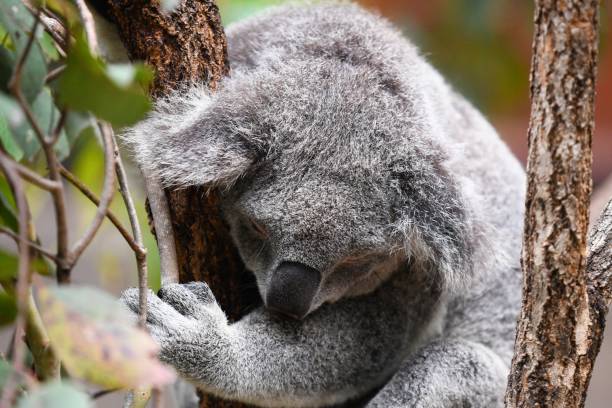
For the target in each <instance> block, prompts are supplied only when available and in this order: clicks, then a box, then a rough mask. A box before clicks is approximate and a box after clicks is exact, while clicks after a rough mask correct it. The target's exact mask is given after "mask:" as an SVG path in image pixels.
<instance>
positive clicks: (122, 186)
mask: <svg viewBox="0 0 612 408" xmlns="http://www.w3.org/2000/svg"><path fill="white" fill-rule="evenodd" d="M113 142H115V144H114V145H115V157H116V159H117V161H116V163H115V170H116V172H117V180H118V181H119V192H120V193H121V197H122V198H123V202H124V204H125V208H126V210H127V213H128V217H129V219H130V225H131V226H132V233H133V234H134V240H135V241H136V243H137V244H138V246H139V247H140V248H142V250H141V251H134V255H135V256H136V267H137V268H138V293H139V308H138V325H139V326H140V327H142V328H145V327H146V321H147V297H146V293H147V289H148V287H149V283H148V273H147V253H146V249H145V247H144V242H143V238H142V231H141V229H140V223H139V222H138V216H137V214H136V207H135V206H134V200H132V196H131V194H130V189H129V186H128V180H127V176H126V174H125V168H124V167H123V161H122V160H121V154H120V153H119V148H118V147H117V143H116V141H115V140H113Z"/></svg>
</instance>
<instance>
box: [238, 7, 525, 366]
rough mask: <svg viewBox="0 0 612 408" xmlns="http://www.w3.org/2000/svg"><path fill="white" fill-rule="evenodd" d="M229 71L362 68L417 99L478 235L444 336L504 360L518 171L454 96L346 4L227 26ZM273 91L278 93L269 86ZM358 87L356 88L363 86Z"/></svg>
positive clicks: (373, 19)
mask: <svg viewBox="0 0 612 408" xmlns="http://www.w3.org/2000/svg"><path fill="white" fill-rule="evenodd" d="M227 35H228V50H229V58H230V64H231V68H232V70H233V71H234V72H235V73H237V74H240V75H249V73H251V72H253V73H256V72H258V71H265V70H271V69H272V70H273V69H275V68H274V67H275V66H278V64H279V62H280V63H282V64H287V65H291V64H293V63H295V62H303V61H309V60H317V59H334V60H340V61H342V62H343V63H346V64H349V65H354V66H360V67H364V69H367V70H368V71H370V72H374V73H376V75H377V76H378V77H379V83H378V84H372V86H379V87H380V88H381V89H384V90H385V91H387V92H392V93H396V94H397V97H398V98H407V99H410V98H412V96H411V95H408V93H409V92H410V93H414V94H418V104H417V105H418V112H417V113H416V114H418V115H419V116H422V117H424V118H425V119H426V120H427V121H428V123H429V124H431V125H432V126H433V127H434V128H435V131H434V133H433V134H432V139H435V140H434V142H435V146H437V147H438V148H440V149H441V150H443V152H442V153H443V154H444V155H446V156H447V157H448V159H447V160H446V163H445V164H446V167H447V170H448V171H449V173H450V175H451V177H452V178H453V180H454V182H455V183H456V184H457V185H458V186H459V187H460V190H461V192H462V195H463V198H464V199H465V200H466V201H467V202H468V204H469V208H470V216H471V217H474V218H477V219H478V220H479V221H481V222H480V225H484V226H486V227H485V228H483V230H482V231H479V232H478V233H479V234H481V235H482V236H484V238H483V239H482V240H483V242H484V245H481V246H479V247H478V248H477V249H476V251H477V252H478V253H477V254H476V256H475V258H476V259H477V263H478V264H477V265H476V268H479V269H480V270H477V271H476V277H475V278H474V280H473V281H472V282H471V284H470V285H469V287H468V289H464V290H462V291H459V292H458V293H455V294H452V295H451V297H452V298H451V299H450V301H449V303H448V312H447V318H446V324H445V330H446V331H447V334H448V335H453V334H455V333H457V334H459V335H461V336H462V337H464V338H471V337H473V338H474V339H476V340H478V341H480V342H483V343H485V344H486V345H488V346H490V347H491V348H492V349H494V350H496V351H497V352H499V353H500V354H501V355H502V356H505V357H507V358H508V359H507V361H508V362H509V356H510V354H511V348H512V342H513V340H514V336H513V331H514V326H515V323H516V315H517V311H518V307H519V305H520V272H519V253H520V237H521V232H522V219H523V203H524V189H525V188H524V183H525V180H524V172H523V170H522V168H521V166H520V164H519V163H518V162H517V160H516V159H515V158H514V157H513V156H512V154H511V153H510V151H509V150H508V148H507V147H506V146H505V144H504V143H503V142H502V141H501V140H500V139H499V137H498V135H497V134H496V132H495V130H494V129H493V128H492V127H491V126H490V125H489V123H488V122H487V121H486V120H485V119H484V118H483V117H482V115H481V114H480V113H479V112H478V111H477V110H476V109H474V108H473V107H472V106H471V105H470V104H469V103H468V102H467V101H465V100H464V98H463V97H461V96H460V95H458V94H456V93H455V92H454V91H453V90H452V89H451V88H450V87H449V86H448V85H447V84H446V83H445V81H444V80H443V79H442V77H441V76H440V75H439V74H438V72H437V71H436V70H435V69H434V68H432V67H431V66H430V65H429V64H428V63H427V62H426V61H425V60H424V58H423V57H421V56H420V55H419V54H418V51H417V49H416V47H414V46H413V45H412V44H411V43H410V42H409V41H408V40H406V39H405V38H404V37H403V36H402V35H401V34H400V33H399V31H397V30H396V29H395V28H393V27H392V26H391V25H390V24H389V23H388V22H387V21H385V20H383V19H381V18H379V17H377V16H374V15H372V14H370V13H368V12H366V11H364V10H363V9H361V8H359V7H357V6H355V5H350V4H349V5H338V4H326V5H318V6H307V7H305V6H284V7H278V8H274V9H271V10H269V11H267V12H264V13H262V14H261V15H259V16H255V17H253V18H250V19H248V20H245V21H243V22H239V23H235V24H233V25H231V26H229V27H228V29H227ZM280 85H282V84H279V86H280ZM364 86H365V85H364Z"/></svg>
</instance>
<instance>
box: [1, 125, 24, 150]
mask: <svg viewBox="0 0 612 408" xmlns="http://www.w3.org/2000/svg"><path fill="white" fill-rule="evenodd" d="M0 143H1V144H2V147H3V148H4V150H6V152H7V153H8V154H9V156H11V157H12V158H13V159H15V160H16V161H19V160H21V159H22V158H23V150H21V148H20V147H19V145H18V144H17V143H16V142H15V140H14V139H13V134H12V133H11V130H10V129H9V125H8V122H7V120H6V118H5V117H4V116H1V115H0Z"/></svg>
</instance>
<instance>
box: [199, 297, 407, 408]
mask: <svg viewBox="0 0 612 408" xmlns="http://www.w3.org/2000/svg"><path fill="white" fill-rule="evenodd" d="M377 301H382V299H365V298H364V299H354V300H349V301H345V302H343V303H342V304H335V305H330V306H325V307H323V308H321V309H320V310H319V311H317V312H316V313H315V314H314V315H312V316H309V317H308V318H307V319H306V320H304V321H302V322H298V321H291V320H286V319H282V318H275V317H274V316H272V315H270V314H269V312H267V311H266V310H264V309H259V310H256V311H254V312H252V313H251V314H249V315H248V316H246V317H245V318H244V319H242V320H241V321H239V322H237V323H235V324H233V325H231V326H229V327H228V337H227V340H228V341H227V343H226V347H227V348H226V349H225V350H218V354H219V356H222V358H221V359H219V358H215V359H214V360H215V361H216V362H217V363H219V364H214V365H210V364H207V362H202V363H200V364H196V365H197V366H199V367H200V370H201V371H200V372H199V375H197V376H195V377H194V376H191V377H192V378H191V380H192V381H195V382H196V383H197V384H198V385H199V386H201V387H202V388H204V389H205V390H207V391H209V392H212V393H215V394H217V395H220V396H223V397H226V398H230V399H237V400H241V401H247V402H251V403H256V404H262V405H265V406H320V405H327V404H330V403H336V402H340V401H343V400H347V399H351V398H354V397H357V396H360V395H363V394H364V393H366V392H367V391H369V390H371V389H373V388H374V387H376V386H378V385H380V384H382V383H383V382H384V381H385V380H386V379H387V378H388V377H389V376H390V375H391V374H392V372H393V371H395V370H396V369H397V367H398V366H399V364H400V363H401V361H402V358H403V357H404V353H402V350H407V349H409V345H408V344H407V341H408V340H407V339H408V338H409V337H410V336H407V334H408V332H409V331H411V330H413V329H416V327H415V326H416V324H417V323H416V321H412V322H411V321H410V320H409V319H406V315H405V312H403V313H401V312H400V310H398V309H394V308H393V307H391V308H388V307H387V308H385V307H381V306H383V305H380V304H377ZM391 303H392V302H391ZM387 306H388V305H387ZM189 353H190V354H191V355H193V356H197V355H198V354H199V355H201V356H204V355H206V354H210V351H206V352H205V353H204V352H203V353H198V352H197V349H192V350H191V351H190V352H189ZM207 359H208V357H207ZM221 361H222V362H221Z"/></svg>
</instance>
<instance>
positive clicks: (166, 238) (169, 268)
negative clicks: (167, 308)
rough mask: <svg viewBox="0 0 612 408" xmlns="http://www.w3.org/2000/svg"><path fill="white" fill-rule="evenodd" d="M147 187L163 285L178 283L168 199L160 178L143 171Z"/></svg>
mask: <svg viewBox="0 0 612 408" xmlns="http://www.w3.org/2000/svg"><path fill="white" fill-rule="evenodd" d="M143 175H144V181H145V189H146V191H147V197H148V198H149V206H150V207H151V213H152V214H153V222H154V225H155V234H156V237H157V247H158V249H159V259H160V263H161V275H162V276H161V278H162V282H161V283H162V286H165V285H168V284H171V283H178V280H179V273H178V261H177V258H176V247H175V243H174V236H173V231H174V229H173V227H172V221H171V220H170V209H169V207H168V199H167V197H166V193H165V192H164V189H163V187H162V186H161V184H160V182H159V180H157V179H156V178H155V177H153V176H151V175H149V174H147V173H146V172H145V171H143Z"/></svg>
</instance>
